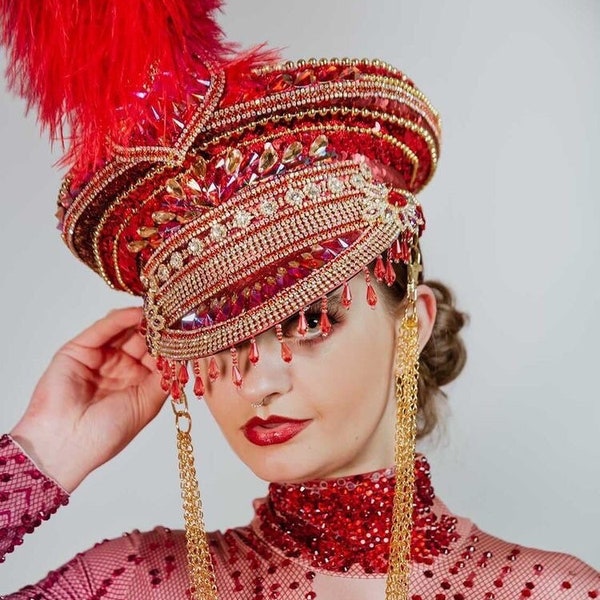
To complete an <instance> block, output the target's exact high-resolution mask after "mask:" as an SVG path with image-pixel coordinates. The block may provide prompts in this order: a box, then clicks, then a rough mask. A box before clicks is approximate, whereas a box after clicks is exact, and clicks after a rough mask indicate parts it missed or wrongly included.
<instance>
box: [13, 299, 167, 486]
mask: <svg viewBox="0 0 600 600" xmlns="http://www.w3.org/2000/svg"><path fill="white" fill-rule="evenodd" d="M141 314H142V313H141V309H140V308H125V309H119V310H114V311H111V312H110V313H109V314H108V315H106V317H104V318H103V319H100V320H99V321H97V322H96V323H94V324H93V325H92V326H91V327H90V328H88V329H86V330H85V331H84V332H83V333H81V334H79V335H78V336H77V337H76V338H74V339H73V340H71V341H70V342H68V343H67V344H65V345H64V346H63V347H62V348H61V349H60V350H59V351H58V352H57V354H56V355H55V356H54V358H53V359H52V362H51V363H50V366H49V367H48V369H47V370H46V372H45V373H44V374H43V375H42V378H41V379H40V380H39V382H38V384H37V386H36V388H35V391H34V393H33V396H32V398H31V401H30V403H29V406H28V408H27V410H26V411H25V414H24V415H23V417H22V418H21V420H20V421H19V423H18V424H17V425H16V427H15V428H14V429H13V430H12V432H11V435H12V436H13V438H14V439H15V440H16V441H17V442H19V443H20V444H21V445H22V446H23V447H24V449H25V450H26V451H27V452H28V453H30V455H31V456H32V458H34V460H36V462H37V464H38V466H39V467H40V469H42V470H43V471H44V472H45V473H46V474H48V475H49V476H50V477H52V478H53V479H55V480H56V481H57V482H58V483H59V484H60V485H62V487H63V488H64V489H65V490H66V491H68V492H72V491H73V490H74V489H75V488H76V487H77V486H78V485H79V484H80V483H81V481H83V479H85V477H86V476H87V475H88V474H89V473H91V472H92V471H93V470H94V469H96V468H97V467H99V466H100V465H102V464H104V463H105V462H107V461H108V460H110V459H111V458H113V457H114V456H115V455H116V454H118V453H119V452H120V451H121V450H122V449H123V448H124V447H125V446H126V445H127V444H128V443H129V442H130V441H131V440H132V439H133V438H134V437H135V436H136V435H137V434H138V433H139V432H140V431H141V429H142V428H143V427H144V426H145V425H147V424H148V423H149V422H150V421H151V420H152V419H153V418H154V417H155V416H156V415H157V414H158V412H159V410H160V408H161V406H162V405H163V403H164V401H165V398H166V396H167V395H166V394H165V392H163V390H162V389H161V387H160V375H159V374H158V373H157V371H156V366H155V361H154V360H153V359H152V358H151V357H150V355H149V354H148V353H147V351H146V345H145V341H144V339H143V337H142V336H141V335H140V334H139V333H138V331H137V326H138V324H139V322H140V319H141Z"/></svg>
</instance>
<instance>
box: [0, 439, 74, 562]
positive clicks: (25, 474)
mask: <svg viewBox="0 0 600 600" xmlns="http://www.w3.org/2000/svg"><path fill="white" fill-rule="evenodd" d="M68 501H69V495H68V494H67V492H65V491H64V490H63V489H62V488H61V487H60V486H59V485H58V484H57V483H56V482H55V481H53V480H52V479H50V478H49V477H47V476H46V475H44V473H42V472H41V471H40V470H39V469H38V468H37V467H36V466H35V464H33V462H32V461H31V460H30V459H29V457H28V456H27V455H26V454H25V453H24V452H23V451H22V450H21V448H20V447H19V446H18V445H17V444H16V443H15V442H14V441H13V440H12V439H11V438H10V437H9V436H8V435H3V436H2V437H0V562H4V559H5V557H6V555H7V554H8V553H9V552H12V551H13V550H14V549H15V546H18V545H20V544H22V543H23V537H24V536H25V534H26V533H32V532H33V530H34V529H35V528H36V527H37V526H38V525H40V524H41V522H42V521H47V520H48V519H49V518H50V516H51V515H52V514H53V513H55V512H56V511H57V510H58V508H59V507H60V506H61V505H63V504H67V502H68Z"/></svg>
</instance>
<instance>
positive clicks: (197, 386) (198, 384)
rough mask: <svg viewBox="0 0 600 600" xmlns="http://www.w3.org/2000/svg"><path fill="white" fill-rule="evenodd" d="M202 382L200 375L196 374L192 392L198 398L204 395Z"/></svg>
mask: <svg viewBox="0 0 600 600" xmlns="http://www.w3.org/2000/svg"><path fill="white" fill-rule="evenodd" d="M204 392H205V389H204V382H203V381H202V377H201V376H200V375H196V381H195V383H194V394H195V395H196V396H197V397H198V398H202V396H204Z"/></svg>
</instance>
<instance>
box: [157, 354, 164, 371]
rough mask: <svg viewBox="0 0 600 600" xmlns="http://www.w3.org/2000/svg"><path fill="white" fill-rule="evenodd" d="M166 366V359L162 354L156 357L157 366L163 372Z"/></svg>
mask: <svg viewBox="0 0 600 600" xmlns="http://www.w3.org/2000/svg"><path fill="white" fill-rule="evenodd" d="M164 366H165V359H164V358H163V357H162V356H158V357H157V358H156V368H157V369H158V370H159V371H161V372H162V370H163V367H164Z"/></svg>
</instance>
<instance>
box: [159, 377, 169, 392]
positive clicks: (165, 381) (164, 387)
mask: <svg viewBox="0 0 600 600" xmlns="http://www.w3.org/2000/svg"><path fill="white" fill-rule="evenodd" d="M160 387H161V388H162V390H163V392H168V391H169V390H170V389H171V382H170V381H169V379H168V378H167V377H165V376H163V377H161V378H160Z"/></svg>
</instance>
